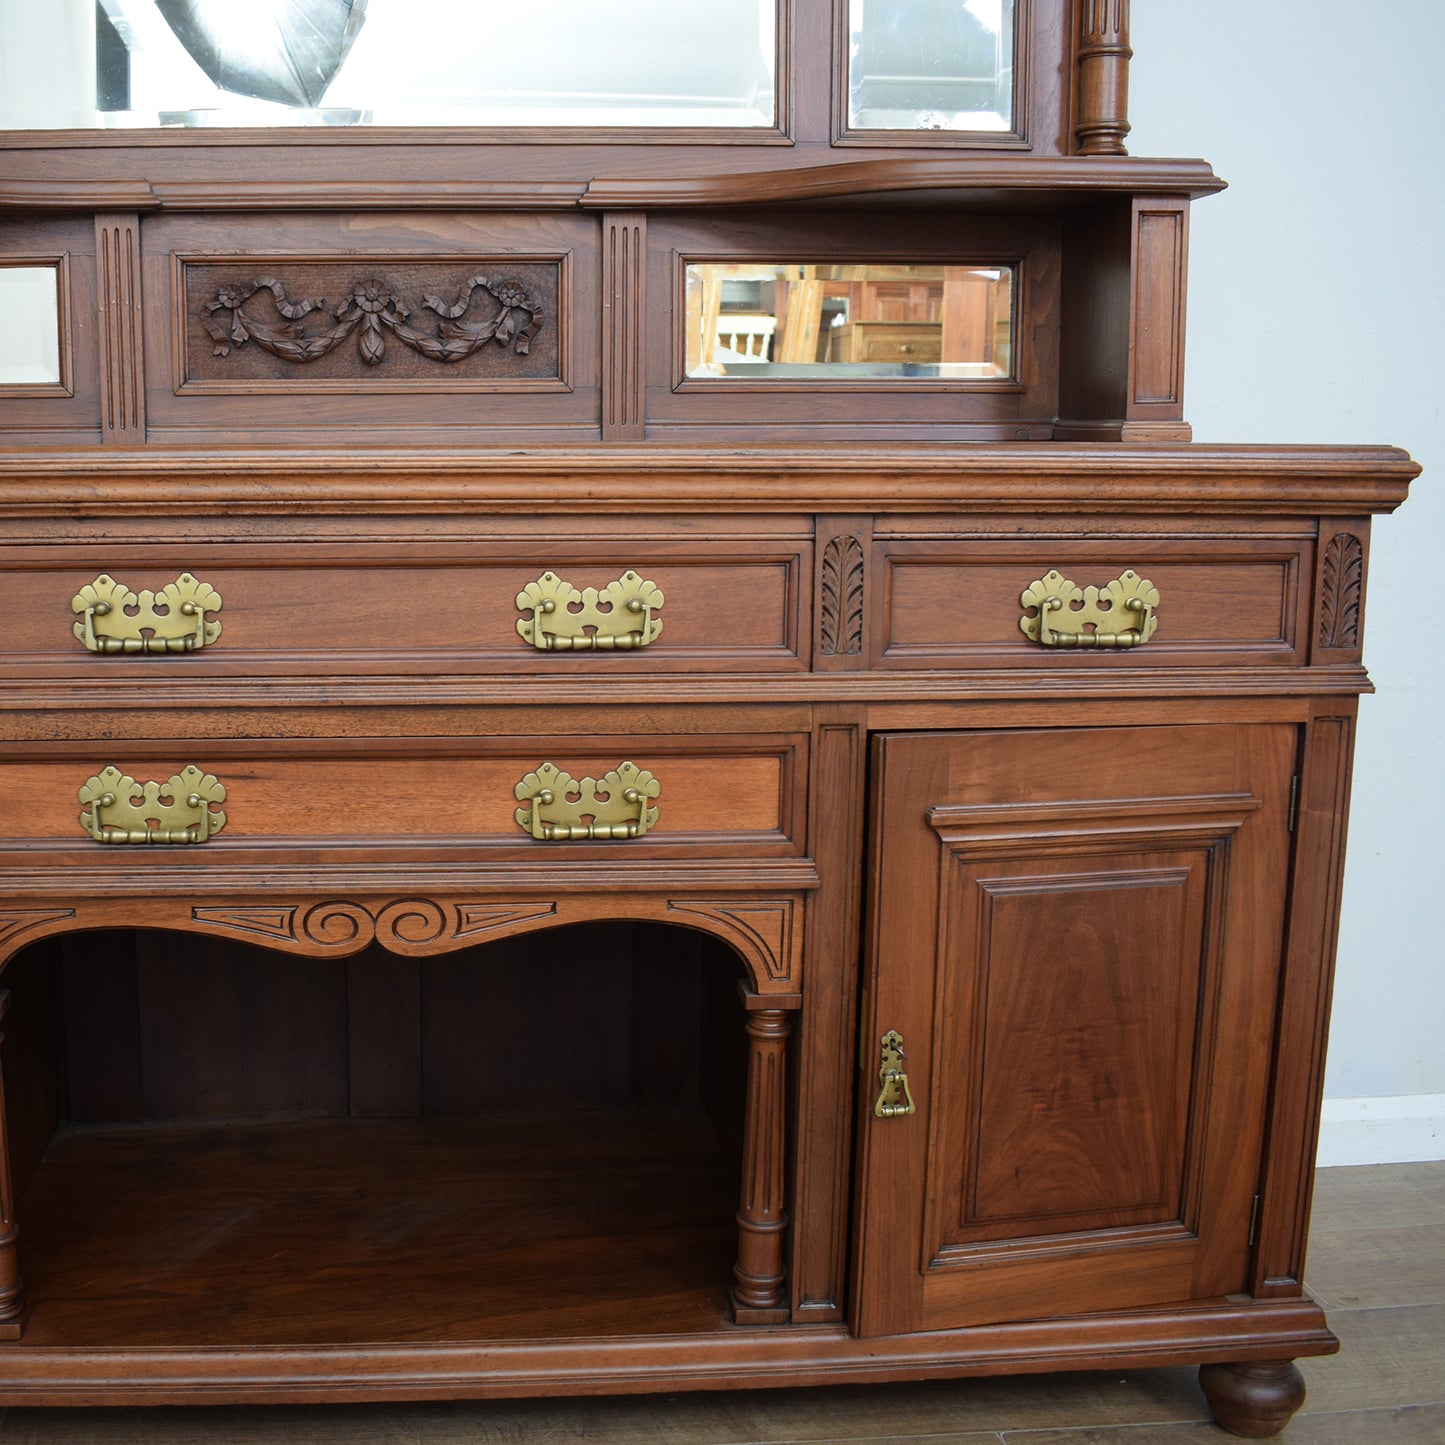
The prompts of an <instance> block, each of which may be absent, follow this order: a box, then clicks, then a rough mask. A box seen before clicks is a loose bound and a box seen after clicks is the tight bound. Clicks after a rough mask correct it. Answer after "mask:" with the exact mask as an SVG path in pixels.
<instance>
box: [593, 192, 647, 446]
mask: <svg viewBox="0 0 1445 1445" xmlns="http://www.w3.org/2000/svg"><path fill="white" fill-rule="evenodd" d="M646 258H647V215H646V212H642V211H633V212H622V213H614V214H609V215H605V216H603V218H602V297H603V301H602V304H603V308H604V310H605V313H606V314H605V316H604V320H603V329H602V439H603V440H604V441H611V442H636V441H641V440H642V437H643V435H644V433H645V429H646V417H645V415H644V404H645V403H644V396H645V392H644V387H643V376H644V359H643V338H644V335H645V328H646V317H647V291H646Z"/></svg>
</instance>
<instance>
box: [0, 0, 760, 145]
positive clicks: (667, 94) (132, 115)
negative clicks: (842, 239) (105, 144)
mask: <svg viewBox="0 0 1445 1445" xmlns="http://www.w3.org/2000/svg"><path fill="white" fill-rule="evenodd" d="M776 12H777V0H686V3H683V4H679V3H677V0H628V3H627V4H625V5H622V6H617V5H604V4H600V3H599V0H533V3H532V4H531V5H529V6H526V7H524V8H523V9H518V8H517V7H516V6H509V5H505V4H503V3H501V0H248V3H245V4H242V3H239V0H3V3H0V59H3V58H4V57H7V56H8V57H12V58H13V57H16V56H33V57H37V63H34V64H29V65H14V64H11V63H5V64H4V65H3V68H0V73H3V74H4V75H5V76H6V81H7V83H6V85H5V86H4V87H0V128H4V129H17V130H19V129H55V128H66V129H70V128H81V127H97V126H113V127H131V126H147V127H151V126H180V127H185V126H298V125H359V126H365V125H378V126H381V125H386V126H528V127H531V126H596V127H633V126H647V127H653V126H659V127H660V126H673V127H678V126H687V127H704V128H713V127H726V128H735V127H746V126H773V125H775V124H776V115H777V105H776V100H775V94H774V92H775V85H774V73H775V71H776V68H777V64H776V50H777V13H776ZM41 57H43V62H42V61H40V59H39V58H41Z"/></svg>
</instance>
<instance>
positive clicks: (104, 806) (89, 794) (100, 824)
mask: <svg viewBox="0 0 1445 1445" xmlns="http://www.w3.org/2000/svg"><path fill="white" fill-rule="evenodd" d="M225 800H226V789H225V786H224V784H222V783H220V782H218V781H217V779H216V777H215V776H214V775H213V774H211V773H203V772H202V771H201V770H200V768H198V767H195V766H194V765H192V766H190V767H186V768H183V769H182V770H181V771H180V772H179V773H176V774H175V775H174V776H173V777H171V778H169V779H168V780H167V781H166V782H164V783H157V782H148V783H138V782H136V780H135V779H134V778H132V777H129V776H127V775H126V774H125V773H122V772H121V770H120V769H119V768H114V767H111V768H104V769H102V770H101V771H100V772H99V773H97V774H96V775H95V777H93V778H88V779H86V781H85V783H84V784H83V785H82V786H81V789H80V801H81V802H82V803H84V804H86V805H87V809H88V811H84V812H82V813H81V815H80V826H81V827H82V828H84V829H85V831H86V832H87V833H89V834H90V836H91V837H92V838H94V839H95V841H96V842H97V843H204V842H205V841H206V840H207V839H208V838H211V837H213V836H214V835H215V834H217V833H219V832H220V831H221V829H222V828H224V827H225V826H226V815H225V814H224V813H223V812H221V811H220V809H219V808H217V809H214V810H213V809H212V807H211V804H213V803H223V802H225Z"/></svg>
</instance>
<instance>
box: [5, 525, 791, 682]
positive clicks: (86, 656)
mask: <svg viewBox="0 0 1445 1445" xmlns="http://www.w3.org/2000/svg"><path fill="white" fill-rule="evenodd" d="M78 550H79V549H76V548H70V549H67V552H68V553H70V554H71V555H70V556H69V557H68V558H67V559H66V560H65V561H63V562H62V561H60V560H54V561H49V562H46V561H36V560H35V559H34V558H33V555H32V556H22V555H15V556H12V557H11V558H7V559H5V560H4V561H3V562H0V605H3V607H4V616H5V617H6V619H7V627H6V636H5V641H4V644H3V646H4V651H5V652H6V653H8V654H10V658H11V660H12V662H13V663H17V664H20V665H22V666H28V667H41V668H44V669H46V670H47V671H48V672H49V673H50V674H51V675H54V674H55V673H57V672H58V671H61V670H63V671H64V672H66V673H70V674H73V673H75V672H76V671H77V670H78V669H84V671H85V673H86V675H87V676H126V675H129V676H135V675H137V674H140V675H146V676H155V675H158V673H160V672H161V671H162V670H163V669H164V668H167V667H179V668H182V669H187V670H195V671H199V672H203V673H204V672H216V673H223V674H235V673H245V674H247V675H256V674H262V675H266V674H272V675H294V674H298V673H300V674H303V675H306V676H316V675H324V674H326V673H328V672H330V673H357V672H363V673H376V672H385V673H403V674H405V673H415V674H424V675H437V674H477V673H502V674H506V673H517V672H530V673H533V674H534V675H536V676H538V677H541V678H544V677H546V676H547V675H550V674H554V673H561V674H571V673H576V672H578V671H579V670H580V671H583V672H597V673H601V674H614V673H636V672H644V673H648V672H652V673H665V672H727V671H735V670H737V671H749V672H755V671H770V670H789V669H794V670H798V669H804V668H806V666H807V662H806V659H805V658H802V657H800V656H799V639H800V638H806V637H807V636H808V634H809V628H810V623H809V620H808V618H807V617H806V616H804V615H803V609H804V608H805V606H807V605H808V603H809V599H810V596H811V586H810V582H811V567H812V562H811V549H810V547H809V546H807V545H805V544H803V543H801V542H799V543H794V542H789V541H786V540H785V541H779V540H778V539H777V538H772V539H767V540H758V541H752V540H746V539H738V538H729V539H723V540H708V541H707V542H706V543H703V544H696V543H695V544H688V543H673V544H666V543H659V542H657V541H656V540H652V541H648V542H645V543H639V544H637V545H635V546H629V545H628V544H626V543H616V542H612V543H607V544H586V543H577V542H571V543H568V544H566V545H559V546H556V547H548V546H546V545H545V544H544V543H525V544H523V543H511V544H489V545H487V546H485V547H468V548H460V547H458V548H435V547H432V548H425V549H423V548H417V547H406V546H398V547H393V548H390V549H385V548H382V547H379V546H376V545H375V544H370V545H369V546H365V547H359V546H358V547H349V548H341V547H327V546H326V545H324V544H323V545H317V546H314V547H299V546H287V547H272V548H269V549H268V548H266V547H264V546H248V547H246V548H244V549H242V548H238V547H229V548H219V547H216V546H214V545H198V546H195V547H191V548H186V549H184V550H183V549H181V548H178V547H174V546H171V547H166V548H164V549H161V548H151V549H145V548H137V547H134V546H126V547H120V548H115V549H109V550H107V549H104V548H102V547H100V546H96V547H94V548H89V547H87V548H85V549H84V555H83V556H80V557H76V556H75V555H74V554H75V553H76V552H77V551H78ZM17 553H18V549H17ZM238 553H240V555H239V557H238V555H237V554H238ZM102 575H104V576H106V577H109V578H111V579H113V581H114V582H115V583H118V584H123V587H124V588H125V589H128V590H129V592H130V593H132V594H140V593H142V592H143V591H145V590H149V591H151V592H153V593H155V594H157V601H156V602H155V603H154V604H151V607H152V612H153V613H155V612H158V611H159V609H160V607H161V605H162V603H161V601H160V597H159V594H161V593H162V592H163V591H164V589H165V588H166V587H167V586H168V585H170V584H173V583H175V582H176V581H177V579H179V578H181V577H183V576H185V577H192V578H194V579H196V583H197V585H200V586H202V587H204V588H205V589H208V590H207V592H206V599H205V605H206V606H208V607H209V608H211V609H213V610H209V611H206V613H205V615H204V619H203V620H204V622H205V623H206V624H207V625H208V626H209V627H210V628H211V629H212V630H214V626H215V624H217V623H219V633H218V635H216V636H215V637H214V640H209V641H207V642H206V644H205V645H204V646H203V647H200V648H199V649H196V648H194V647H192V646H191V645H190V644H186V643H182V645H181V646H178V647H175V648H173V649H172V650H170V651H164V652H163V651H162V650H161V649H155V650H152V649H151V648H150V647H149V645H147V644H143V647H144V650H141V651H132V650H129V647H130V644H127V645H124V646H122V647H121V648H120V649H119V650H116V651H110V652H107V653H105V654H104V655H96V654H92V653H90V652H89V651H87V647H86V645H85V642H84V641H83V640H82V639H80V638H78V637H77V636H76V634H75V629H76V628H77V627H80V628H81V629H84V627H85V625H86V617H85V611H86V605H85V604H83V605H82V607H81V608H80V609H79V610H73V606H72V599H75V598H77V597H82V596H83V595H85V589H87V588H90V587H93V586H94V584H95V583H96V579H97V578H98V577H100V576H102ZM544 577H549V578H552V579H555V581H554V582H551V583H548V584H544V586H545V587H546V588H547V589H548V597H547V600H549V601H551V603H552V605H553V607H554V609H556V612H557V618H556V622H555V623H554V622H553V621H552V619H550V618H549V619H548V620H547V621H546V622H545V623H544V632H545V633H555V632H560V633H561V634H562V635H563V637H564V641H563V643H562V644H561V646H555V645H549V647H548V648H547V649H546V650H543V649H539V648H538V647H537V646H535V645H534V643H533V641H531V640H530V633H531V627H532V619H533V618H534V610H535V609H533V608H532V607H530V606H529V607H525V608H519V606H518V599H519V596H521V595H522V594H524V593H525V592H526V591H527V589H529V588H534V587H535V586H536V584H538V583H539V579H542V578H544ZM619 583H620V584H621V587H622V590H621V591H620V592H619V593H617V594H616V595H617V596H618V597H621V598H625V599H626V600H627V601H631V600H633V599H634V598H639V597H640V598H641V599H642V601H641V602H640V604H639V607H638V608H637V609H636V610H634V611H631V612H628V613H627V615H626V616H625V618H620V625H619V619H616V618H614V617H613V615H612V610H609V609H612V604H611V602H610V601H609V598H608V588H609V586H611V585H613V584H619ZM648 583H650V584H652V585H651V587H650V588H648V587H646V586H645V584H648ZM186 585H187V586H189V584H186ZM588 589H591V590H592V591H594V592H596V593H597V594H601V597H600V600H599V601H595V602H594V606H593V608H592V610H590V611H587V610H586V608H587V600H586V595H585V594H586V593H587V591H588ZM101 590H102V591H103V590H104V589H101ZM188 595H189V594H188ZM659 595H660V596H661V598H662V602H661V605H660V606H658V605H654V604H655V602H656V598H657V597H658V596H659ZM214 597H219V599H220V606H219V608H218V609H216V608H215V603H214V601H213V600H211V599H213V598H214ZM90 601H91V602H93V601H94V596H93V595H91V597H90ZM647 609H650V611H649V610H647ZM122 610H123V611H125V612H126V613H127V614H128V615H130V621H129V628H130V631H131V632H133V633H134V634H135V635H136V636H139V637H143V638H147V639H148V638H151V637H154V636H155V635H156V631H157V629H156V628H154V627H146V626H145V625H144V624H145V623H146V622H147V621H151V620H153V618H148V617H140V618H137V617H134V616H133V614H134V613H135V612H136V610H137V609H136V606H135V604H134V602H132V603H131V604H130V606H129V607H128V608H127V609H122ZM613 610H615V609H613ZM519 623H522V624H525V630H526V631H527V633H528V634H529V636H524V635H522V632H521V631H519V628H518V624H519ZM658 623H660V624H661V625H660V627H659V626H657V624H658ZM91 626H92V630H96V631H98V630H100V629H102V628H104V629H106V630H107V631H108V632H109V633H112V634H114V633H118V632H124V631H126V629H127V623H125V622H122V621H121V618H120V615H119V613H118V612H117V610H116V609H115V608H112V609H111V613H110V616H109V617H107V618H105V619H92V622H91ZM170 630H175V629H170ZM644 631H646V632H647V634H648V641H647V644H646V645H645V646H638V645H637V643H638V641H639V640H640V638H641V637H642V635H643V632H644ZM599 636H600V637H601V638H602V641H601V645H600V646H597V645H595V643H594V641H593V639H595V638H597V637H599ZM618 637H620V638H621V639H622V641H621V643H620V644H619V642H618V641H617V638H618Z"/></svg>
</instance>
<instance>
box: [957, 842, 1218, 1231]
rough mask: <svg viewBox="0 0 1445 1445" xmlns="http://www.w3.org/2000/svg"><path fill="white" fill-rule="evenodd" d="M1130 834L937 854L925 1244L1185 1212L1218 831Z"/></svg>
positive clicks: (1163, 1218) (1213, 961) (1145, 1220)
mask: <svg viewBox="0 0 1445 1445" xmlns="http://www.w3.org/2000/svg"><path fill="white" fill-rule="evenodd" d="M1090 821H1094V822H1096V823H1097V821H1098V820H1090ZM1050 841H1052V844H1053V846H1052V847H1050V846H1049V843H1050ZM1136 846H1137V848H1138V849H1139V850H1140V851H1132V850H1128V849H1126V848H1124V847H1116V848H1115V849H1111V850H1098V851H1095V852H1091V853H1080V852H1077V851H1070V850H1074V849H1077V848H1078V847H1079V839H1078V836H1077V835H1075V836H1074V837H1072V838H1063V837H1060V838H1056V839H1053V840H1040V843H1039V844H1038V845H1037V846H1036V847H1035V848H1034V849H1033V850H1032V852H1031V855H1030V856H1028V857H1026V858H1009V859H1007V860H1001V859H991V858H988V857H987V856H985V857H983V858H973V857H967V856H964V857H960V856H958V855H957V854H955V855H954V857H953V859H952V866H951V868H950V869H949V873H948V887H947V892H946V896H945V899H944V904H943V906H944V909H945V913H946V918H947V922H946V924H945V928H946V931H947V936H948V938H949V939H950V948H951V951H950V967H949V969H948V977H947V983H946V988H947V992H948V1001H947V1003H946V1004H945V1006H944V1019H943V1021H942V1028H943V1030H944V1032H943V1034H942V1035H940V1038H939V1042H938V1047H939V1048H940V1050H941V1054H942V1060H943V1062H942V1070H943V1074H942V1085H941V1087H940V1089H939V1090H938V1102H937V1105H936V1108H937V1109H938V1111H939V1130H940V1135H941V1137H942V1151H943V1160H944V1162H943V1163H942V1165H941V1169H940V1173H941V1175H942V1178H941V1180H940V1185H941V1191H942V1202H941V1207H940V1209H939V1213H938V1217H937V1219H936V1222H935V1228H936V1231H937V1232H936V1235H935V1237H934V1239H933V1241H932V1244H931V1250H932V1252H933V1253H934V1254H942V1253H946V1252H947V1251H948V1250H949V1249H950V1248H952V1247H954V1246H961V1245H969V1244H974V1243H979V1242H982V1241H987V1240H1002V1239H1013V1240H1016V1241H1022V1240H1025V1239H1032V1240H1033V1241H1035V1247H1038V1246H1039V1245H1040V1244H1042V1242H1043V1241H1044V1240H1046V1239H1049V1238H1051V1237H1052V1238H1057V1237H1058V1236H1060V1235H1062V1234H1066V1233H1078V1232H1080V1231H1083V1230H1089V1229H1106V1228H1107V1229H1121V1228H1124V1227H1126V1226H1131V1225H1132V1226H1139V1225H1145V1224H1150V1225H1160V1224H1164V1223H1166V1222H1169V1223H1173V1224H1174V1225H1175V1226H1176V1227H1177V1228H1180V1229H1183V1228H1186V1227H1190V1226H1191V1225H1192V1224H1193V1221H1192V1220H1191V1221H1188V1222H1187V1223H1186V1220H1185V1216H1186V1214H1188V1213H1192V1208H1191V1206H1192V1203H1193V1201H1192V1200H1190V1199H1189V1192H1190V1191H1189V1190H1188V1189H1187V1183H1188V1179H1189V1175H1190V1174H1191V1173H1192V1171H1193V1168H1195V1167H1197V1160H1195V1161H1190V1160H1189V1158H1188V1156H1187V1152H1186V1143H1187V1120H1188V1115H1189V1105H1190V1102H1191V1094H1192V1092H1193V1090H1194V1087H1195V1085H1196V1083H1197V1077H1198V1064H1199V1059H1198V1053H1197V1051H1198V1049H1199V1048H1200V1047H1201V1045H1202V1046H1203V1047H1204V1049H1205V1050H1206V1056H1207V1049H1208V1047H1209V1043H1210V1040H1209V1039H1208V1038H1207V1036H1206V1037H1205V1038H1203V1039H1201V1038H1200V1037H1199V1036H1198V1032H1197V1022H1198V1014H1199V1000H1200V996H1201V992H1202V991H1203V990H1202V989H1201V984H1202V982H1203V980H1202V978H1201V972H1202V970H1203V969H1204V967H1205V966H1206V964H1207V965H1209V966H1210V968H1211V969H1212V968H1215V967H1217V963H1218V960H1217V957H1211V954H1212V953H1213V952H1215V951H1216V950H1211V949H1209V948H1207V947H1206V937H1205V923H1206V913H1205V895H1206V892H1207V891H1208V889H1209V888H1210V886H1213V887H1214V888H1216V889H1219V888H1222V887H1223V886H1224V873H1223V869H1222V868H1221V866H1220V863H1221V860H1220V859H1219V858H1218V857H1216V856H1215V854H1216V851H1217V848H1218V844H1216V845H1215V846H1214V847H1213V848H1211V847H1209V846H1203V847H1199V848H1195V849H1189V850H1184V849H1169V850H1164V849H1160V848H1158V846H1157V841H1155V842H1154V846H1153V847H1151V848H1150V851H1148V853H1147V855H1146V854H1145V853H1144V851H1143V849H1144V848H1146V847H1149V845H1148V844H1146V843H1145V841H1144V840H1143V839H1142V838H1141V839H1140V840H1139V843H1138V844H1137V845H1136ZM1216 944H1217V940H1216ZM1023 1140H1027V1147H1026V1148H1020V1143H1021V1141H1023ZM1019 1247H1021V1248H1027V1247H1028V1246H1027V1245H1024V1244H1022V1243H1020V1245H1019Z"/></svg>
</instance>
